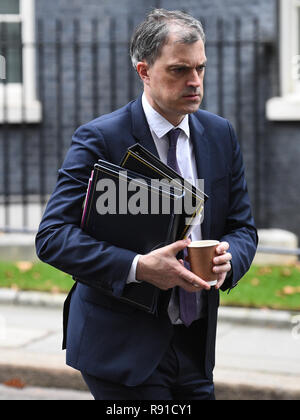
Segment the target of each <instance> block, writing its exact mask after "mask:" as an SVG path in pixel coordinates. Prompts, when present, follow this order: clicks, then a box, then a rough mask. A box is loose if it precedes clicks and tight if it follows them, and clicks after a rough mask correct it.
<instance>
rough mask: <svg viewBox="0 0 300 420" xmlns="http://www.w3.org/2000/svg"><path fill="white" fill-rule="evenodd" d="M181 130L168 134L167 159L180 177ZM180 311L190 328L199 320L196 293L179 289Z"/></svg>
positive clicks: (184, 321)
mask: <svg viewBox="0 0 300 420" xmlns="http://www.w3.org/2000/svg"><path fill="white" fill-rule="evenodd" d="M180 132H181V129H180V128H175V129H173V130H171V131H169V132H168V138H169V150H168V157H167V164H168V166H170V167H171V168H172V169H174V170H175V171H176V172H177V173H178V175H180V176H181V175H182V174H181V171H180V169H179V166H178V162H177V157H176V148H177V141H178V137H179V135H180ZM186 255H187V251H186V249H184V256H186ZM185 267H186V268H188V269H190V267H189V264H188V263H187V262H185ZM179 310H180V319H181V321H182V322H183V323H184V325H186V326H187V327H189V326H190V325H191V323H192V322H193V321H194V320H195V319H197V299H196V293H189V292H187V291H185V290H184V289H182V288H181V287H179Z"/></svg>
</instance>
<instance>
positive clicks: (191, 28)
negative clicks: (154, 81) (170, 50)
mask: <svg viewBox="0 0 300 420" xmlns="http://www.w3.org/2000/svg"><path fill="white" fill-rule="evenodd" d="M171 31H175V33H177V35H178V42H182V43H184V44H191V43H194V42H196V41H199V40H200V39H201V40H202V41H203V42H204V43H205V34H204V30H203V26H202V24H201V22H200V21H199V20H197V19H195V18H193V17H192V16H190V15H188V14H187V13H183V12H180V11H178V10H175V11H168V10H165V9H154V10H153V11H152V12H150V13H149V14H148V15H147V16H146V19H145V20H144V21H143V22H142V23H141V24H140V25H139V26H138V27H137V28H136V30H135V32H134V34H133V36H132V39H131V45H130V56H131V61H132V65H133V67H134V68H135V69H136V66H137V63H138V62H139V61H143V60H145V61H147V63H148V64H149V66H152V65H153V64H154V62H155V60H156V59H157V58H158V57H159V56H160V53H161V50H162V47H163V46H164V45H165V44H166V43H167V42H168V37H169V34H170V32H171Z"/></svg>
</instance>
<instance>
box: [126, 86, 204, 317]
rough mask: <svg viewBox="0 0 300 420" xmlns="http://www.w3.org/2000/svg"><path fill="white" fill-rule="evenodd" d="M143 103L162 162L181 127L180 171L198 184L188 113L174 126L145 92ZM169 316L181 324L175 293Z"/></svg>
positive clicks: (197, 232) (197, 230)
mask: <svg viewBox="0 0 300 420" xmlns="http://www.w3.org/2000/svg"><path fill="white" fill-rule="evenodd" d="M142 105H143V109H144V112H145V115H146V119H147V122H148V125H149V128H150V132H151V135H152V138H153V141H154V143H155V146H156V148H157V151H158V155H159V158H160V160H161V161H162V162H164V163H167V156H168V149H169V139H168V136H167V133H168V132H169V131H170V130H172V129H173V128H181V132H180V135H179V138H178V141H177V147H176V155H177V162H178V166H179V169H180V172H181V174H182V176H183V178H185V179H186V180H188V181H189V182H191V183H192V184H193V185H195V186H197V179H198V174H197V166H196V161H195V153H194V150H193V144H192V141H191V138H190V128H189V118H188V115H186V116H185V117H184V119H183V120H182V121H181V123H180V124H179V125H178V126H177V127H174V126H173V125H172V124H171V123H170V122H169V121H167V120H166V119H165V118H164V117H163V116H162V115H160V114H159V113H158V112H157V111H155V109H153V108H152V106H151V105H150V104H149V102H148V100H147V98H146V95H145V93H144V94H143V96H142ZM201 238H202V235H201V225H200V224H199V225H197V226H195V227H194V228H193V231H192V233H191V239H192V241H197V240H201ZM139 257H140V255H137V256H136V257H135V258H134V260H133V263H132V266H131V270H130V272H129V275H128V278H127V283H131V282H134V281H137V280H136V266H137V263H138V259H139ZM201 300H202V299H201V291H200V292H197V306H198V316H199V318H200V317H201V310H202V307H203V305H202V302H201ZM169 316H170V319H171V321H172V323H173V324H181V323H182V322H181V320H180V319H179V305H178V302H177V298H176V296H175V293H173V294H172V297H171V300H170V304H169Z"/></svg>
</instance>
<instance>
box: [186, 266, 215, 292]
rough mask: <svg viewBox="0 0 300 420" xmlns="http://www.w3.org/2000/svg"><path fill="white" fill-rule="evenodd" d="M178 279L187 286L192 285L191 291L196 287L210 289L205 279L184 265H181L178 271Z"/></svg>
mask: <svg viewBox="0 0 300 420" xmlns="http://www.w3.org/2000/svg"><path fill="white" fill-rule="evenodd" d="M179 279H180V280H182V281H183V283H187V286H189V287H191V286H192V291H196V290H197V288H199V289H200V288H201V289H205V290H210V285H209V284H208V283H207V282H206V281H205V280H203V279H201V278H200V277H198V276H196V274H194V273H192V272H191V271H189V270H187V269H186V268H184V267H182V270H181V271H180V273H179ZM183 286H184V285H183ZM183 286H182V287H183Z"/></svg>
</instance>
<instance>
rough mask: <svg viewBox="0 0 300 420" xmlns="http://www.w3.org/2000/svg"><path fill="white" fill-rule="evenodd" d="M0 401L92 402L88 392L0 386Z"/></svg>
mask: <svg viewBox="0 0 300 420" xmlns="http://www.w3.org/2000/svg"><path fill="white" fill-rule="evenodd" d="M0 400H5V401H11V400H93V398H92V396H91V394H90V393H89V392H83V391H73V390H69V389H57V388H37V387H26V388H23V389H15V388H11V387H7V386H4V385H0Z"/></svg>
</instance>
